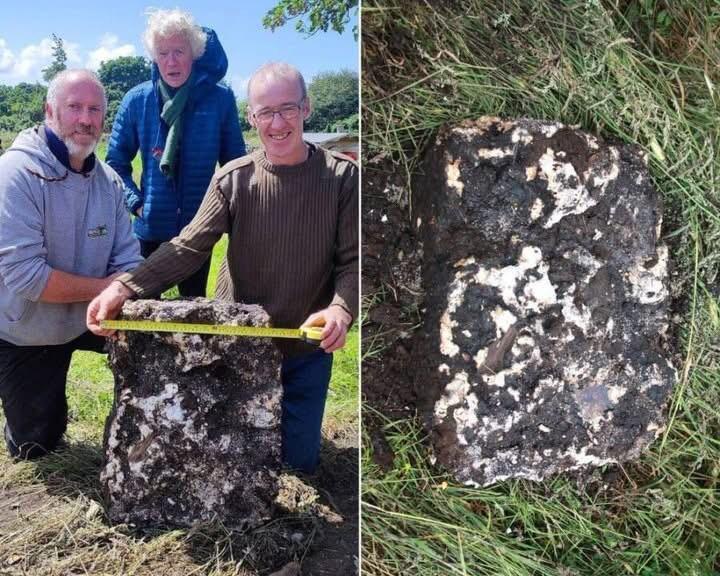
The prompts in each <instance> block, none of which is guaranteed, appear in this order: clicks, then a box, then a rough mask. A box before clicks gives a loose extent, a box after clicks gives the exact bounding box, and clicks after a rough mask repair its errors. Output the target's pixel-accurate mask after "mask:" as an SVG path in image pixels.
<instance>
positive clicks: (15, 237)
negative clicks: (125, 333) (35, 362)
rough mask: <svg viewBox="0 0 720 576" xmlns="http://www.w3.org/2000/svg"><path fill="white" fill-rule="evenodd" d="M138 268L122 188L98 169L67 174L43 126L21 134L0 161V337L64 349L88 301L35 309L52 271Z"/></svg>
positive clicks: (103, 167)
mask: <svg viewBox="0 0 720 576" xmlns="http://www.w3.org/2000/svg"><path fill="white" fill-rule="evenodd" d="M141 261H142V257H141V256H140V247H139V244H138V241H137V240H136V239H135V238H134V237H133V235H132V231H131V227H130V217H129V215H128V213H127V211H126V210H125V198H124V192H123V183H122V181H121V180H120V178H119V176H118V175H117V174H116V173H115V172H114V171H113V170H112V168H110V167H109V166H108V165H107V164H105V163H104V162H101V161H100V160H97V161H96V162H95V167H94V168H93V169H92V170H91V171H90V172H86V173H84V174H77V173H75V172H72V171H69V170H67V169H66V168H65V167H64V166H63V165H62V164H61V163H60V161H59V160H58V159H57V158H56V157H55V156H54V155H53V153H52V152H51V151H50V149H49V148H48V145H47V142H46V140H45V134H44V130H43V128H42V127H36V128H29V129H27V130H24V131H23V132H21V133H20V134H19V135H18V136H17V138H16V139H15V142H13V144H12V146H11V147H10V148H9V149H8V150H7V151H6V152H5V153H4V154H3V155H2V156H0V338H1V339H3V340H6V341H7V342H11V343H12V344H16V345H21V346H39V345H50V344H64V343H66V342H69V341H70V340H73V339H74V338H77V337H78V336H80V334H82V333H83V332H84V331H85V330H86V327H85V311H86V309H87V305H88V303H87V302H74V303H71V304H55V303H49V302H40V301H39V299H40V295H41V294H42V292H43V290H44V289H45V286H46V285H47V282H48V279H49V278H50V273H51V272H52V270H61V271H63V272H68V273H70V274H77V275H80V276H92V277H95V278H105V277H106V276H108V275H110V274H113V273H114V272H117V271H129V270H132V269H133V268H135V267H136V266H137V265H138V264H139V263H140V262H141Z"/></svg>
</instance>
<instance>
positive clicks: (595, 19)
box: [362, 0, 720, 576]
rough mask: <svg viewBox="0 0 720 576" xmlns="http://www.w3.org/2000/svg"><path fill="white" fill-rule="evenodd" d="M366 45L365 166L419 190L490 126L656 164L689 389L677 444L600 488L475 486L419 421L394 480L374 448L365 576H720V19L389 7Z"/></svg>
mask: <svg viewBox="0 0 720 576" xmlns="http://www.w3.org/2000/svg"><path fill="white" fill-rule="evenodd" d="M362 31H363V42H362V47H363V48H362V49H363V146H364V157H365V158H369V157H372V156H373V155H375V154H378V153H385V154H388V155H390V156H391V157H392V159H393V160H394V162H395V164H396V168H397V170H398V171H400V172H402V173H404V174H406V175H407V176H408V181H409V176H410V174H412V173H414V172H416V171H418V170H419V165H418V161H419V158H420V157H421V155H422V152H423V149H424V147H425V146H426V145H427V144H428V143H429V142H430V141H431V138H432V136H433V134H434V133H435V131H436V130H437V129H438V128H439V127H440V126H441V125H443V124H444V123H446V122H457V121H460V120H462V119H474V118H477V117H479V116H481V115H486V114H489V115H494V116H505V117H517V116H528V117H534V118H540V119H548V120H560V121H563V122H565V123H567V124H576V125H579V126H580V127H581V128H583V129H585V130H588V131H590V132H593V133H597V134H600V135H602V136H603V137H605V138H609V139H616V140H621V141H623V142H630V143H636V144H638V145H639V146H641V147H642V148H643V149H644V150H645V151H647V153H648V157H649V167H650V172H651V175H652V177H653V179H654V182H655V184H656V187H657V189H658V190H659V191H660V193H661V195H662V197H663V200H664V203H665V223H664V234H665V240H666V241H667V242H668V244H669V245H670V247H671V252H672V255H673V261H674V272H673V275H672V279H671V282H672V293H673V295H674V298H675V300H674V317H675V322H674V326H675V327H676V333H677V340H678V342H677V347H678V353H677V355H676V357H675V359H674V361H675V362H676V366H677V367H678V369H679V376H680V378H679V382H678V384H677V387H676V390H675V393H674V395H673V398H672V402H671V405H670V406H669V408H668V414H669V425H668V428H667V430H666V432H665V433H664V436H663V437H662V438H661V439H660V440H658V441H657V442H656V443H655V444H653V445H652V446H651V448H650V449H649V450H648V452H647V453H645V454H644V456H643V457H642V458H641V459H640V461H639V462H635V463H632V464H628V465H625V466H618V467H614V468H610V469H605V470H603V475H601V474H597V475H596V476H595V477H592V478H591V480H590V481H589V482H588V483H587V484H586V485H578V484H577V483H575V482H574V481H572V480H569V479H565V478H562V477H557V478H554V479H552V480H550V481H547V482H544V483H541V484H534V483H529V482H524V481H513V482H505V483H502V484H501V485H498V486H493V487H490V488H485V489H481V490H474V489H468V488H465V487H461V486H457V485H454V484H453V482H452V480H451V478H449V477H447V476H444V475H443V474H442V472H441V471H438V470H436V469H434V468H432V467H431V466H430V465H429V464H428V456H429V454H428V450H427V443H426V442H425V440H424V438H423V433H422V432H421V431H420V429H419V426H418V425H417V423H416V422H415V421H401V422H387V423H386V426H385V431H386V435H387V436H388V440H389V443H390V445H391V447H392V449H393V450H394V452H395V454H396V459H395V463H394V466H393V468H392V470H390V471H388V472H383V471H381V470H380V468H378V467H377V466H376V465H375V464H374V463H373V461H372V447H371V443H370V441H369V440H367V441H365V442H364V443H363V496H362V497H363V502H364V504H363V545H364V551H363V561H364V574H367V575H368V576H375V575H378V576H380V575H382V576H390V575H395V574H405V573H413V574H419V575H423V576H425V575H438V576H439V575H447V574H458V575H465V574H467V575H470V574H473V575H474V574H503V575H505V574H507V575H530V574H561V575H571V574H572V575H581V574H593V575H597V576H600V575H603V576H604V575H615V574H639V575H643V576H650V575H665V574H682V575H711V574H716V573H718V572H720V562H719V560H718V558H720V500H719V499H718V488H719V487H720V484H719V479H720V465H719V464H718V463H719V462H720V408H719V406H720V346H718V342H720V320H719V314H718V307H719V303H718V295H719V294H720V290H719V283H720V249H718V246H720V211H719V210H718V206H720V153H719V150H720V94H718V89H719V88H720V43H719V42H718V40H719V38H718V33H719V32H720V4H718V3H717V2H711V1H707V2H705V1H699V0H691V1H687V2H673V3H670V2H660V1H653V0H643V1H641V2H635V1H623V2H619V1H618V2H601V1H598V0H583V1H580V0H567V1H564V2H554V1H550V0H546V1H541V2H521V1H518V0H502V1H500V0H497V1H481V0H470V1H469V2H464V3H451V2H444V3H429V2H420V1H416V2H412V3H405V4H403V6H402V8H400V6H399V5H391V4H389V3H386V2H385V1H384V0H371V1H369V2H366V4H365V6H364V11H363V28H362ZM409 200H410V203H409V208H408V218H412V202H411V197H410V198H409ZM608 475H610V476H615V480H613V481H606V480H605V478H606V477H608Z"/></svg>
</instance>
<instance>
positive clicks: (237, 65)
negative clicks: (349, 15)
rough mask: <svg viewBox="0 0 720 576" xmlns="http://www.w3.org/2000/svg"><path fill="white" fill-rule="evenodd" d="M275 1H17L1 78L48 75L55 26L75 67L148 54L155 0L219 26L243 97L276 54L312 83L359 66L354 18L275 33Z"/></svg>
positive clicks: (1, 29) (2, 36)
mask: <svg viewBox="0 0 720 576" xmlns="http://www.w3.org/2000/svg"><path fill="white" fill-rule="evenodd" d="M274 4H275V2H274V1H272V0H258V1H254V2H231V1H230V0H206V1H205V2H201V1H191V2H184V3H178V2H163V1H155V0H149V1H138V0H113V1H111V2H74V1H72V0H67V1H65V2H58V1H57V0H53V1H48V0H40V1H35V0H27V1H15V2H13V3H12V9H9V8H6V9H5V10H4V11H3V16H2V19H0V84H11V85H12V84H17V83H18V82H35V81H42V73H41V70H42V69H43V68H45V67H46V66H47V65H48V63H50V62H51V61H52V54H51V48H52V40H51V34H52V33H53V32H54V33H55V34H57V35H58V36H60V37H61V38H62V39H63V41H64V43H65V48H66V52H67V54H68V67H88V68H93V69H97V67H98V66H99V64H100V61H102V60H109V59H112V58H115V57H117V56H147V54H146V52H145V48H144V46H143V44H142V40H141V36H142V33H143V30H144V29H145V22H146V17H145V10H146V8H147V7H149V6H152V7H156V8H176V7H177V8H181V9H184V10H188V11H189V12H191V13H192V14H193V16H194V17H195V20H196V22H197V23H198V24H200V25H202V26H208V27H210V28H214V29H215V30H216V32H217V33H218V37H219V38H220V41H221V42H222V44H223V46H224V48H225V51H226V52H227V54H228V59H229V61H230V64H229V68H228V74H227V76H226V79H227V80H228V81H230V83H231V84H232V86H233V89H234V90H235V93H236V95H237V96H238V98H242V97H244V95H245V90H246V86H247V80H248V78H249V77H250V75H251V74H252V72H253V71H254V70H255V69H256V68H258V67H259V66H260V65H262V64H263V63H265V62H268V61H270V60H283V61H286V62H289V63H291V64H293V65H295V66H297V67H298V68H299V69H300V71H301V72H302V73H303V75H304V76H305V78H306V80H307V81H308V82H309V81H310V80H311V79H312V77H313V76H315V75H316V74H318V73H320V72H327V71H336V70H341V69H349V70H354V71H356V72H357V71H358V49H359V47H358V43H357V42H356V41H355V39H354V38H353V35H352V23H351V24H350V26H349V27H348V29H347V30H346V31H345V33H344V34H342V35H339V34H338V33H337V32H325V33H323V32H320V33H318V34H316V35H314V36H312V37H310V38H305V36H303V35H302V34H300V33H298V32H296V31H295V28H294V21H293V22H291V23H289V24H286V25H285V26H284V27H283V28H280V29H278V30H276V31H275V32H270V31H269V30H265V28H263V26H262V18H263V16H264V15H265V13H266V12H267V11H268V10H269V9H270V8H271V7H272V6H273V5H274Z"/></svg>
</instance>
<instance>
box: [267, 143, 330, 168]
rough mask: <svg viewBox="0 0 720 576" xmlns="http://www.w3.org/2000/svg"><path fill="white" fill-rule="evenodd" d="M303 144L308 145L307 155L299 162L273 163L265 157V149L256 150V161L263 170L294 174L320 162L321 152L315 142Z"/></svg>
mask: <svg viewBox="0 0 720 576" xmlns="http://www.w3.org/2000/svg"><path fill="white" fill-rule="evenodd" d="M305 145H306V146H307V147H308V157H307V158H306V159H305V161H304V162H300V164H293V165H291V166H287V165H284V164H273V163H272V162H270V160H268V159H267V156H266V155H265V150H263V149H260V150H258V152H257V162H258V164H259V165H260V166H262V167H263V168H264V169H265V170H267V171H268V172H271V173H273V174H295V173H297V172H302V171H303V170H305V169H307V168H308V167H310V166H314V165H315V164H316V163H317V162H320V157H321V156H322V154H320V151H319V150H318V147H317V146H316V145H315V144H311V143H310V142H305Z"/></svg>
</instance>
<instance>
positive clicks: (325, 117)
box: [305, 70, 359, 132]
mask: <svg viewBox="0 0 720 576" xmlns="http://www.w3.org/2000/svg"><path fill="white" fill-rule="evenodd" d="M308 94H309V96H310V101H311V102H312V107H313V113H312V115H311V116H310V118H308V120H307V122H306V123H305V129H306V130H308V131H316V132H325V131H329V130H334V129H335V128H339V127H340V126H341V125H342V126H348V128H347V129H350V130H351V129H352V125H353V124H354V126H355V128H356V129H357V113H358V105H359V97H358V75H357V73H356V72H352V71H350V70H341V71H340V72H323V73H321V74H318V75H317V76H315V77H314V78H313V79H312V82H310V84H309V86H308ZM353 115H355V119H354V122H353V120H352V116H353ZM343 121H344V122H343ZM338 122H343V124H338Z"/></svg>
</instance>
